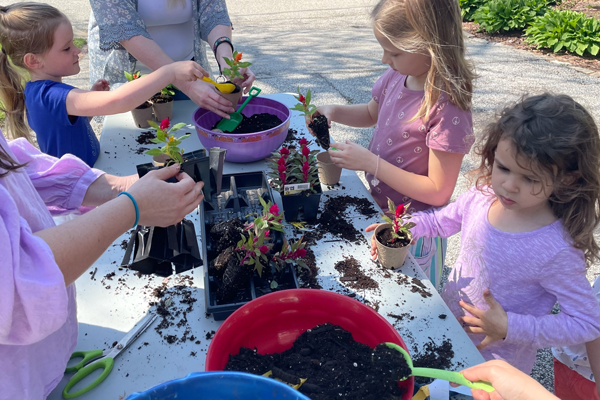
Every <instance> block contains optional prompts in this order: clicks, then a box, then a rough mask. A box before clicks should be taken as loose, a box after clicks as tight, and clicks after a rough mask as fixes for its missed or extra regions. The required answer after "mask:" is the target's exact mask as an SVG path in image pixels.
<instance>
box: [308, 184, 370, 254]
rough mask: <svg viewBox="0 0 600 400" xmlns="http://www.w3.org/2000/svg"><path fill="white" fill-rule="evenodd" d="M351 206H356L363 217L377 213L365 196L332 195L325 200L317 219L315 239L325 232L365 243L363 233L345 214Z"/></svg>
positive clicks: (322, 235) (353, 241) (318, 238)
mask: <svg viewBox="0 0 600 400" xmlns="http://www.w3.org/2000/svg"><path fill="white" fill-rule="evenodd" d="M351 206H353V207H356V211H358V213H360V214H361V215H363V216H365V217H372V216H373V215H375V214H377V211H376V210H375V208H373V204H371V202H370V201H369V200H367V199H365V198H358V197H354V196H333V197H331V198H330V199H329V200H327V201H326V202H325V205H324V207H323V212H322V213H321V215H320V216H319V218H318V219H317V223H318V226H317V227H316V228H315V229H316V231H317V235H316V239H317V240H321V239H323V237H324V236H325V235H326V234H327V233H331V234H332V235H334V236H337V237H339V238H342V239H345V240H347V241H349V242H352V243H356V244H361V243H366V242H367V240H366V239H365V237H364V235H363V234H362V233H361V232H359V231H358V230H357V229H356V228H355V227H354V225H353V224H352V218H351V217H349V216H348V215H346V214H347V213H346V211H347V209H348V208H349V207H351Z"/></svg>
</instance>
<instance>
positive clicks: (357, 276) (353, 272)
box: [334, 256, 379, 289]
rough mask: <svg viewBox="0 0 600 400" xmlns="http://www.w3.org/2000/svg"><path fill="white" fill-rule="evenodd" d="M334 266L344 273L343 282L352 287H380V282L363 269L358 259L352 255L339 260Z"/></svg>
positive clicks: (341, 278) (341, 279)
mask: <svg viewBox="0 0 600 400" xmlns="http://www.w3.org/2000/svg"><path fill="white" fill-rule="evenodd" d="M334 268H335V269H336V271H338V272H340V274H341V275H342V276H341V277H340V281H341V282H342V284H344V285H346V286H348V287H350V288H352V289H379V283H377V281H376V280H374V279H373V278H371V277H370V276H367V275H365V273H364V272H363V271H362V268H361V265H360V263H359V262H358V260H357V259H356V258H354V257H352V256H349V257H344V259H343V260H342V261H338V262H337V263H336V264H335V266H334Z"/></svg>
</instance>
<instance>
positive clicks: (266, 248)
mask: <svg viewBox="0 0 600 400" xmlns="http://www.w3.org/2000/svg"><path fill="white" fill-rule="evenodd" d="M258 249H259V250H260V252H261V253H263V254H267V253H268V252H269V248H268V247H267V246H265V245H262V246H260V247H259V248H258Z"/></svg>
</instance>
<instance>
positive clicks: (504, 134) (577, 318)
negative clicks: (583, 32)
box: [411, 94, 600, 373]
mask: <svg viewBox="0 0 600 400" xmlns="http://www.w3.org/2000/svg"><path fill="white" fill-rule="evenodd" d="M479 153H480V154H481V156H482V160H481V165H480V167H479V170H478V172H479V174H480V175H479V177H478V179H477V184H476V186H475V187H474V188H473V189H471V190H470V191H469V192H467V193H465V194H463V195H462V196H460V197H459V198H458V199H457V200H456V202H454V203H451V204H449V205H448V206H446V207H444V208H441V209H436V210H429V211H424V212H417V213H415V214H414V215H413V216H412V218H411V221H412V222H415V223H416V226H415V227H414V228H412V233H413V235H414V237H431V236H438V235H439V236H442V237H448V236H451V235H454V234H455V233H458V232H462V236H461V248H460V253H459V256H458V259H457V261H456V264H455V265H454V267H453V269H452V271H451V273H450V276H449V278H448V283H446V285H445V286H444V288H443V292H442V297H443V298H444V300H445V301H446V303H447V304H448V306H449V307H450V309H451V310H452V312H453V313H454V315H455V316H456V317H457V318H458V320H459V321H461V322H462V323H463V325H464V326H465V330H466V331H467V332H468V333H469V335H470V336H471V338H472V340H473V342H474V343H475V344H477V346H478V348H479V349H480V351H481V353H482V355H483V356H484V358H485V359H487V360H490V359H502V360H505V361H508V362H509V363H511V364H513V365H514V366H515V367H517V368H519V369H521V370H522V371H524V372H527V373H530V372H531V369H532V367H533V364H534V361H535V356H536V350H537V349H538V348H542V347H551V346H569V345H575V344H578V343H585V342H588V341H591V340H593V339H595V338H597V337H599V336H600V306H599V305H598V302H597V301H596V298H595V296H594V293H593V292H592V290H591V288H590V285H589V283H588V282H587V280H586V262H588V263H589V262H591V261H593V260H596V259H598V255H599V247H598V244H597V243H596V241H595V239H594V236H593V231H594V228H596V226H597V225H598V222H599V221H600V212H599V209H598V206H599V204H600V138H599V136H598V128H597V126H596V124H595V123H594V120H593V118H592V117H591V115H590V114H589V113H588V112H587V111H586V110H585V109H584V108H583V107H582V106H581V105H579V104H578V103H577V102H575V101H574V100H573V99H571V98H570V97H568V96H565V95H550V94H543V95H539V96H533V97H529V98H525V99H523V100H522V101H521V102H519V103H517V104H516V105H514V106H512V107H508V108H506V109H504V110H503V111H502V113H501V116H500V118H499V120H498V121H497V122H495V123H493V124H491V125H489V126H488V127H487V129H486V130H485V132H484V140H483V142H482V145H481V146H480V148H479ZM557 301H558V303H559V304H560V309H561V312H560V313H559V314H557V315H553V314H550V311H551V310H552V308H553V306H554V304H555V303H556V302H557Z"/></svg>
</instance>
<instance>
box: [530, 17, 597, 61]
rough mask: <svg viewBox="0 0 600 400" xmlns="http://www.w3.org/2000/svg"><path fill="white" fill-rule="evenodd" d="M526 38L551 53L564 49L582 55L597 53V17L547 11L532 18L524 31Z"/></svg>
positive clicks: (595, 54)
mask: <svg viewBox="0 0 600 400" xmlns="http://www.w3.org/2000/svg"><path fill="white" fill-rule="evenodd" d="M525 36H526V37H527V41H528V42H529V43H531V44H534V45H536V46H537V47H538V48H540V47H547V48H549V49H552V50H553V51H554V52H555V53H556V52H557V51H560V50H563V49H564V50H567V51H570V52H571V53H577V54H579V55H580V56H583V55H584V54H586V53H589V54H590V55H592V56H598V52H599V50H600V20H598V19H596V18H590V17H586V16H585V14H583V13H581V12H574V11H566V10H565V11H558V10H550V11H548V12H547V13H546V14H545V15H542V16H540V17H537V18H535V20H534V21H533V22H532V23H531V26H530V27H529V28H527V30H526V31H525Z"/></svg>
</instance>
